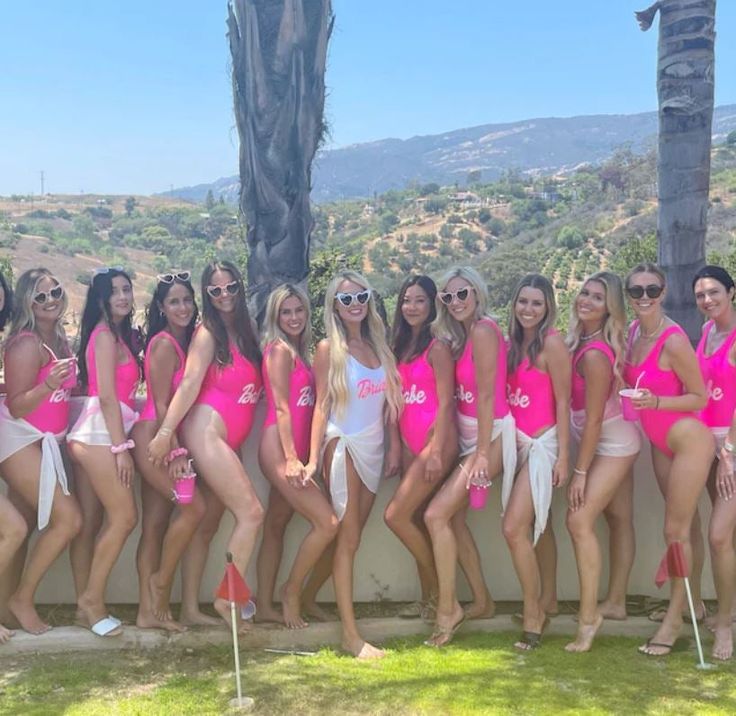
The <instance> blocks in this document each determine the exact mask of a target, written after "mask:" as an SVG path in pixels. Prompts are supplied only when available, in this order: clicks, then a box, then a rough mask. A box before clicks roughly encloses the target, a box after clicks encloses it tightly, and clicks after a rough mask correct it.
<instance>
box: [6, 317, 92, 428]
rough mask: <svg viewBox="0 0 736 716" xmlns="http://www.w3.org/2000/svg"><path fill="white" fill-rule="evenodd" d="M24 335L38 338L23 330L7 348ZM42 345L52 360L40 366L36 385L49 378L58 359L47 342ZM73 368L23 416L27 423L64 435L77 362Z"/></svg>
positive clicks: (12, 339) (75, 380) (73, 364)
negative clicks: (58, 385)
mask: <svg viewBox="0 0 736 716" xmlns="http://www.w3.org/2000/svg"><path fill="white" fill-rule="evenodd" d="M23 336H33V337H34V338H36V339H38V336H37V335H36V334H35V333H32V332H31V331H22V332H21V333H18V334H16V335H15V336H13V337H12V338H11V339H10V342H9V343H8V345H7V346H6V350H7V349H8V347H9V346H10V345H11V343H12V342H13V341H15V340H17V339H18V338H21V337H23ZM42 346H43V347H44V348H45V349H46V351H47V352H48V354H49V356H50V360H49V362H48V363H46V365H43V366H41V368H39V371H38V375H36V380H35V381H34V382H33V385H34V387H35V386H37V385H41V383H44V382H45V381H46V378H48V376H49V374H50V373H51V369H52V368H53V367H54V363H55V362H56V361H57V357H56V354H55V353H54V352H53V351H52V350H51V348H49V347H48V346H47V345H46V344H45V343H43V344H42ZM71 368H72V369H71V371H70V373H69V377H68V378H67V379H66V380H65V381H64V383H63V384H62V385H61V386H60V387H59V388H57V389H56V390H55V391H54V392H53V393H50V394H49V395H47V396H46V397H45V398H44V399H43V400H42V401H41V402H40V403H39V404H38V406H37V407H36V408H34V409H33V410H32V411H31V412H30V413H28V415H25V416H24V417H23V419H24V420H25V421H26V422H27V423H30V424H31V425H33V427H34V428H36V429H37V430H40V431H41V432H42V433H53V434H54V435H63V434H64V433H65V432H66V431H67V429H68V427H69V399H70V397H71V394H72V388H74V386H75V385H76V384H77V365H76V363H74V362H72V364H71Z"/></svg>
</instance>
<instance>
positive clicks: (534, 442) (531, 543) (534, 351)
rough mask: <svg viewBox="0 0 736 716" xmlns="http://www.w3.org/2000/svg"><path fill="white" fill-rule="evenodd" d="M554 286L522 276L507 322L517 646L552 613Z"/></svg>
mask: <svg viewBox="0 0 736 716" xmlns="http://www.w3.org/2000/svg"><path fill="white" fill-rule="evenodd" d="M555 315H556V305H555V295H554V290H553V288H552V284H550V282H549V281H548V280H547V279H546V278H545V277H544V276H540V275H539V274H528V275H527V276H525V277H524V278H522V279H521V281H519V283H518V284H517V286H516V290H515V291H514V296H513V299H512V301H511V320H510V321H509V367H508V394H509V405H510V407H511V414H512V415H513V416H514V420H515V421H516V441H517V445H518V447H519V464H520V465H521V469H520V470H519V472H518V474H517V475H516V477H515V478H510V479H508V480H506V479H505V480H504V485H503V490H502V493H501V503H502V505H503V509H504V516H503V534H504V537H505V538H506V542H507V543H508V545H509V549H510V550H511V558H512V559H513V562H514V569H515V570H516V574H517V575H518V577H519V582H520V583H521V591H522V594H523V598H524V611H523V625H524V631H523V634H522V637H521V639H520V640H519V641H517V642H516V644H515V646H516V648H517V649H521V650H529V649H534V648H535V647H537V646H539V643H540V640H541V637H542V632H543V631H544V628H545V625H546V623H547V614H550V613H553V612H554V611H556V607H557V596H556V589H555V585H556V571H557V550H556V546H555V542H554V535H553V534H552V523H551V521H549V514H550V507H551V504H552V491H553V488H555V487H562V486H563V485H564V484H565V482H567V478H568V454H569V436H570V379H571V366H570V355H569V353H568V351H567V347H566V346H565V343H564V341H563V340H562V337H561V336H560V335H559V334H558V333H557V331H555V330H554V323H555Z"/></svg>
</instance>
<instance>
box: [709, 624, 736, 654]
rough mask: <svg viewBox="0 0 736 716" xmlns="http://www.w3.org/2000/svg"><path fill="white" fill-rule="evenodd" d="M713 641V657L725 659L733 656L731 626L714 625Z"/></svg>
mask: <svg viewBox="0 0 736 716" xmlns="http://www.w3.org/2000/svg"><path fill="white" fill-rule="evenodd" d="M714 633H715V637H716V638H715V641H714V642H713V651H712V652H711V653H712V654H713V658H714V659H718V660H720V661H727V660H728V659H730V658H731V657H732V656H733V627H732V626H731V625H730V624H728V625H725V626H716V628H715V632H714Z"/></svg>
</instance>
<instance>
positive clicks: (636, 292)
mask: <svg viewBox="0 0 736 716" xmlns="http://www.w3.org/2000/svg"><path fill="white" fill-rule="evenodd" d="M662 291H664V286H660V285H659V284H657V283H650V284H649V285H648V286H627V287H626V293H628V294H629V296H631V298H633V299H638V298H641V297H642V296H643V295H644V294H645V293H646V294H647V298H659V297H660V296H661V295H662Z"/></svg>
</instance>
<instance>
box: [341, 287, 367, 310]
mask: <svg viewBox="0 0 736 716" xmlns="http://www.w3.org/2000/svg"><path fill="white" fill-rule="evenodd" d="M370 297H371V292H370V291H369V290H368V289H366V290H365V291H360V292H358V293H342V292H341V293H336V294H335V299H336V300H337V301H340V303H341V304H342V305H343V306H345V308H349V307H350V306H352V305H353V303H355V302H356V301H357V302H358V303H359V304H360V305H361V306H363V305H365V304H366V303H368V301H369V300H370Z"/></svg>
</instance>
